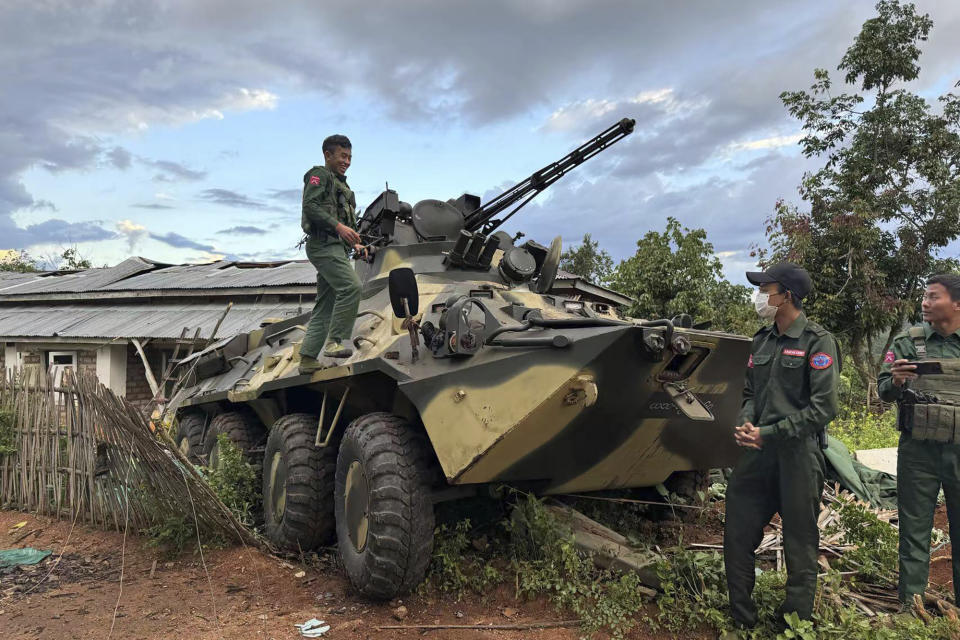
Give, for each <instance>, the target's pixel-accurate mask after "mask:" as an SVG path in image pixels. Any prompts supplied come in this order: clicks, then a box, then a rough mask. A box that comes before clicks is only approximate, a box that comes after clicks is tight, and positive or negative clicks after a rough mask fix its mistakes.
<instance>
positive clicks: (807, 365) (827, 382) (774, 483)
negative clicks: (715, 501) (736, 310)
mask: <svg viewBox="0 0 960 640" xmlns="http://www.w3.org/2000/svg"><path fill="white" fill-rule="evenodd" d="M747 279H748V280H749V281H750V282H751V283H752V284H754V285H756V286H758V287H759V288H760V290H759V291H758V293H757V295H756V298H755V302H754V303H755V305H756V308H757V313H758V314H759V315H760V317H761V319H763V320H764V321H765V322H770V321H772V324H771V325H769V326H765V327H763V328H761V329H760V330H759V331H757V333H756V335H754V337H753V347H752V349H751V353H750V359H749V361H748V363H747V376H746V384H745V387H744V390H743V402H742V404H741V410H740V423H741V424H740V426H739V427H737V428H736V429H735V434H734V436H735V438H736V441H737V444H738V445H740V446H741V447H744V448H745V451H744V452H743V455H742V456H741V458H740V460H739V461H738V462H737V465H736V467H735V468H734V470H733V474H732V475H731V477H730V482H729V484H728V486H727V505H726V518H725V525H724V536H723V554H724V564H725V566H726V573H727V588H728V591H729V594H730V608H731V612H732V615H733V619H734V622H735V623H736V625H737V626H738V627H740V628H743V629H750V628H752V627H754V626H755V625H756V623H757V607H756V604H755V603H754V602H753V597H752V593H753V585H754V578H755V553H756V549H757V547H758V546H759V545H760V541H761V540H762V539H763V528H764V527H765V526H766V525H767V524H768V523H769V522H770V519H771V518H772V517H773V514H774V513H779V514H780V518H781V520H782V521H783V548H784V554H785V556H786V561H787V595H786V600H785V601H784V603H783V605H782V606H781V608H780V614H781V615H780V616H779V617H780V623H781V625H783V615H784V614H787V613H791V612H796V613H797V614H798V615H799V616H800V618H801V619H804V620H809V619H810V617H811V615H812V614H813V602H814V595H815V594H816V590H817V549H818V547H819V544H820V530H819V529H818V528H817V517H818V515H819V513H820V498H821V494H822V491H823V474H824V459H823V451H822V450H821V446H822V443H823V442H825V438H826V434H825V429H826V426H827V424H828V423H829V422H830V421H831V420H832V419H833V417H834V416H835V415H836V414H837V371H838V368H839V364H838V362H837V345H836V341H835V340H834V338H833V336H832V335H830V333H829V332H827V330H826V329H824V328H822V327H820V326H819V325H817V324H814V323H813V322H810V321H809V320H807V317H806V316H805V315H804V313H803V311H802V310H801V309H802V303H801V299H802V298H804V297H805V296H806V295H807V294H808V293H809V292H810V288H811V282H810V276H809V274H808V273H807V272H806V271H805V270H804V269H802V268H800V267H799V266H797V265H795V264H793V263H791V262H781V263H779V264H775V265H773V266H771V267H770V268H768V269H767V270H766V271H762V272H761V271H754V272H748V273H747Z"/></svg>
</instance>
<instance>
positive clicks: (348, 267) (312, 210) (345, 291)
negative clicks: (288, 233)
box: [300, 135, 366, 373]
mask: <svg viewBox="0 0 960 640" xmlns="http://www.w3.org/2000/svg"><path fill="white" fill-rule="evenodd" d="M352 156H353V146H352V145H351V144H350V140H349V139H348V138H347V137H346V136H342V135H333V136H330V137H328V138H327V139H326V140H324V141H323V158H324V162H325V163H326V164H325V165H324V166H322V167H321V166H316V167H313V168H312V169H310V170H309V171H307V173H306V174H304V176H303V214H302V216H301V219H300V226H301V227H303V232H304V233H306V234H307V242H306V249H307V258H308V259H309V260H310V262H311V263H312V264H313V266H314V267H316V269H317V301H316V304H315V305H314V307H313V315H312V316H311V317H310V323H309V324H308V325H307V332H306V335H304V337H303V344H301V345H300V373H310V372H312V371H316V370H318V369H320V368H322V365H321V363H320V362H319V361H318V360H317V356H318V355H319V354H320V352H321V350H322V352H323V355H324V356H326V357H328V358H347V357H350V356H351V355H352V354H353V350H352V349H351V348H350V347H349V342H350V338H351V335H352V333H353V323H354V319H355V318H356V315H357V308H358V307H359V306H360V279H359V278H358V277H357V273H356V271H355V270H354V268H353V265H352V264H351V263H350V259H349V258H348V256H347V252H348V251H349V250H350V249H351V248H352V249H353V250H354V251H356V252H357V253H358V254H364V253H365V252H366V251H365V249H364V248H363V246H362V245H361V241H360V235H359V234H358V233H357V231H356V226H357V218H356V207H357V201H356V198H355V197H354V195H353V191H351V190H350V187H349V186H348V185H347V179H346V176H345V174H346V172H347V169H348V168H349V167H350V161H351V159H352Z"/></svg>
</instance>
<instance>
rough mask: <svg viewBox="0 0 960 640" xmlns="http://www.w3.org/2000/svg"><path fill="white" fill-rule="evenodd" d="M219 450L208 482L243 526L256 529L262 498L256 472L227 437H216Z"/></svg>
mask: <svg viewBox="0 0 960 640" xmlns="http://www.w3.org/2000/svg"><path fill="white" fill-rule="evenodd" d="M217 449H218V459H217V466H216V467H215V468H213V469H207V470H206V476H207V482H208V483H209V484H210V486H211V487H212V488H213V491H214V493H216V494H217V497H218V498H220V501H221V502H223V504H225V505H227V507H229V508H230V510H231V511H233V513H234V515H235V516H236V517H237V519H238V520H239V521H240V522H242V523H243V524H244V525H246V526H248V527H249V526H253V524H254V515H253V514H254V513H256V507H257V504H258V495H259V487H258V484H259V483H258V482H257V472H256V470H255V469H254V467H253V465H252V464H250V463H249V462H247V459H246V457H245V456H244V454H243V451H241V450H240V449H239V448H238V447H237V446H236V445H234V444H233V443H232V442H230V438H229V437H228V436H227V435H226V434H224V433H221V434H220V435H218V436H217Z"/></svg>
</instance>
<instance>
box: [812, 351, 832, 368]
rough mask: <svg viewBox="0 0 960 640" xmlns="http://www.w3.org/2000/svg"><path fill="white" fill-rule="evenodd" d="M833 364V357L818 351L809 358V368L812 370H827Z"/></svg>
mask: <svg viewBox="0 0 960 640" xmlns="http://www.w3.org/2000/svg"><path fill="white" fill-rule="evenodd" d="M832 364H833V356H831V355H830V354H829V353H824V352H823V351H820V352H818V353H815V354H813V355H812V356H811V357H810V366H811V367H813V368H814V369H827V368H829V367H830V365H832Z"/></svg>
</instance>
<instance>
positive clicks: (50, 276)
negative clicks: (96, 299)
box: [0, 257, 157, 296]
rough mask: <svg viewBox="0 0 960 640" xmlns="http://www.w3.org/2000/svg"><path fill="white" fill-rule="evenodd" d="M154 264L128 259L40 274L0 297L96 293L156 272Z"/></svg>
mask: <svg viewBox="0 0 960 640" xmlns="http://www.w3.org/2000/svg"><path fill="white" fill-rule="evenodd" d="M156 268H157V264H156V263H154V262H151V261H149V260H144V259H143V258H137V257H133V258H127V259H126V260H124V261H123V262H121V263H120V264H118V265H116V266H113V267H103V268H99V269H84V270H83V271H76V272H73V273H63V274H60V273H41V274H35V275H34V278H32V279H30V280H24V281H23V282H20V283H18V284H15V285H13V286H9V287H4V288H2V289H0V296H2V295H25V294H37V293H77V292H83V291H97V290H100V289H102V288H103V287H104V286H105V285H108V284H110V283H113V282H117V281H118V280H123V279H124V278H129V277H130V276H132V275H136V274H138V273H141V272H143V271H149V270H150V269H156Z"/></svg>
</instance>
